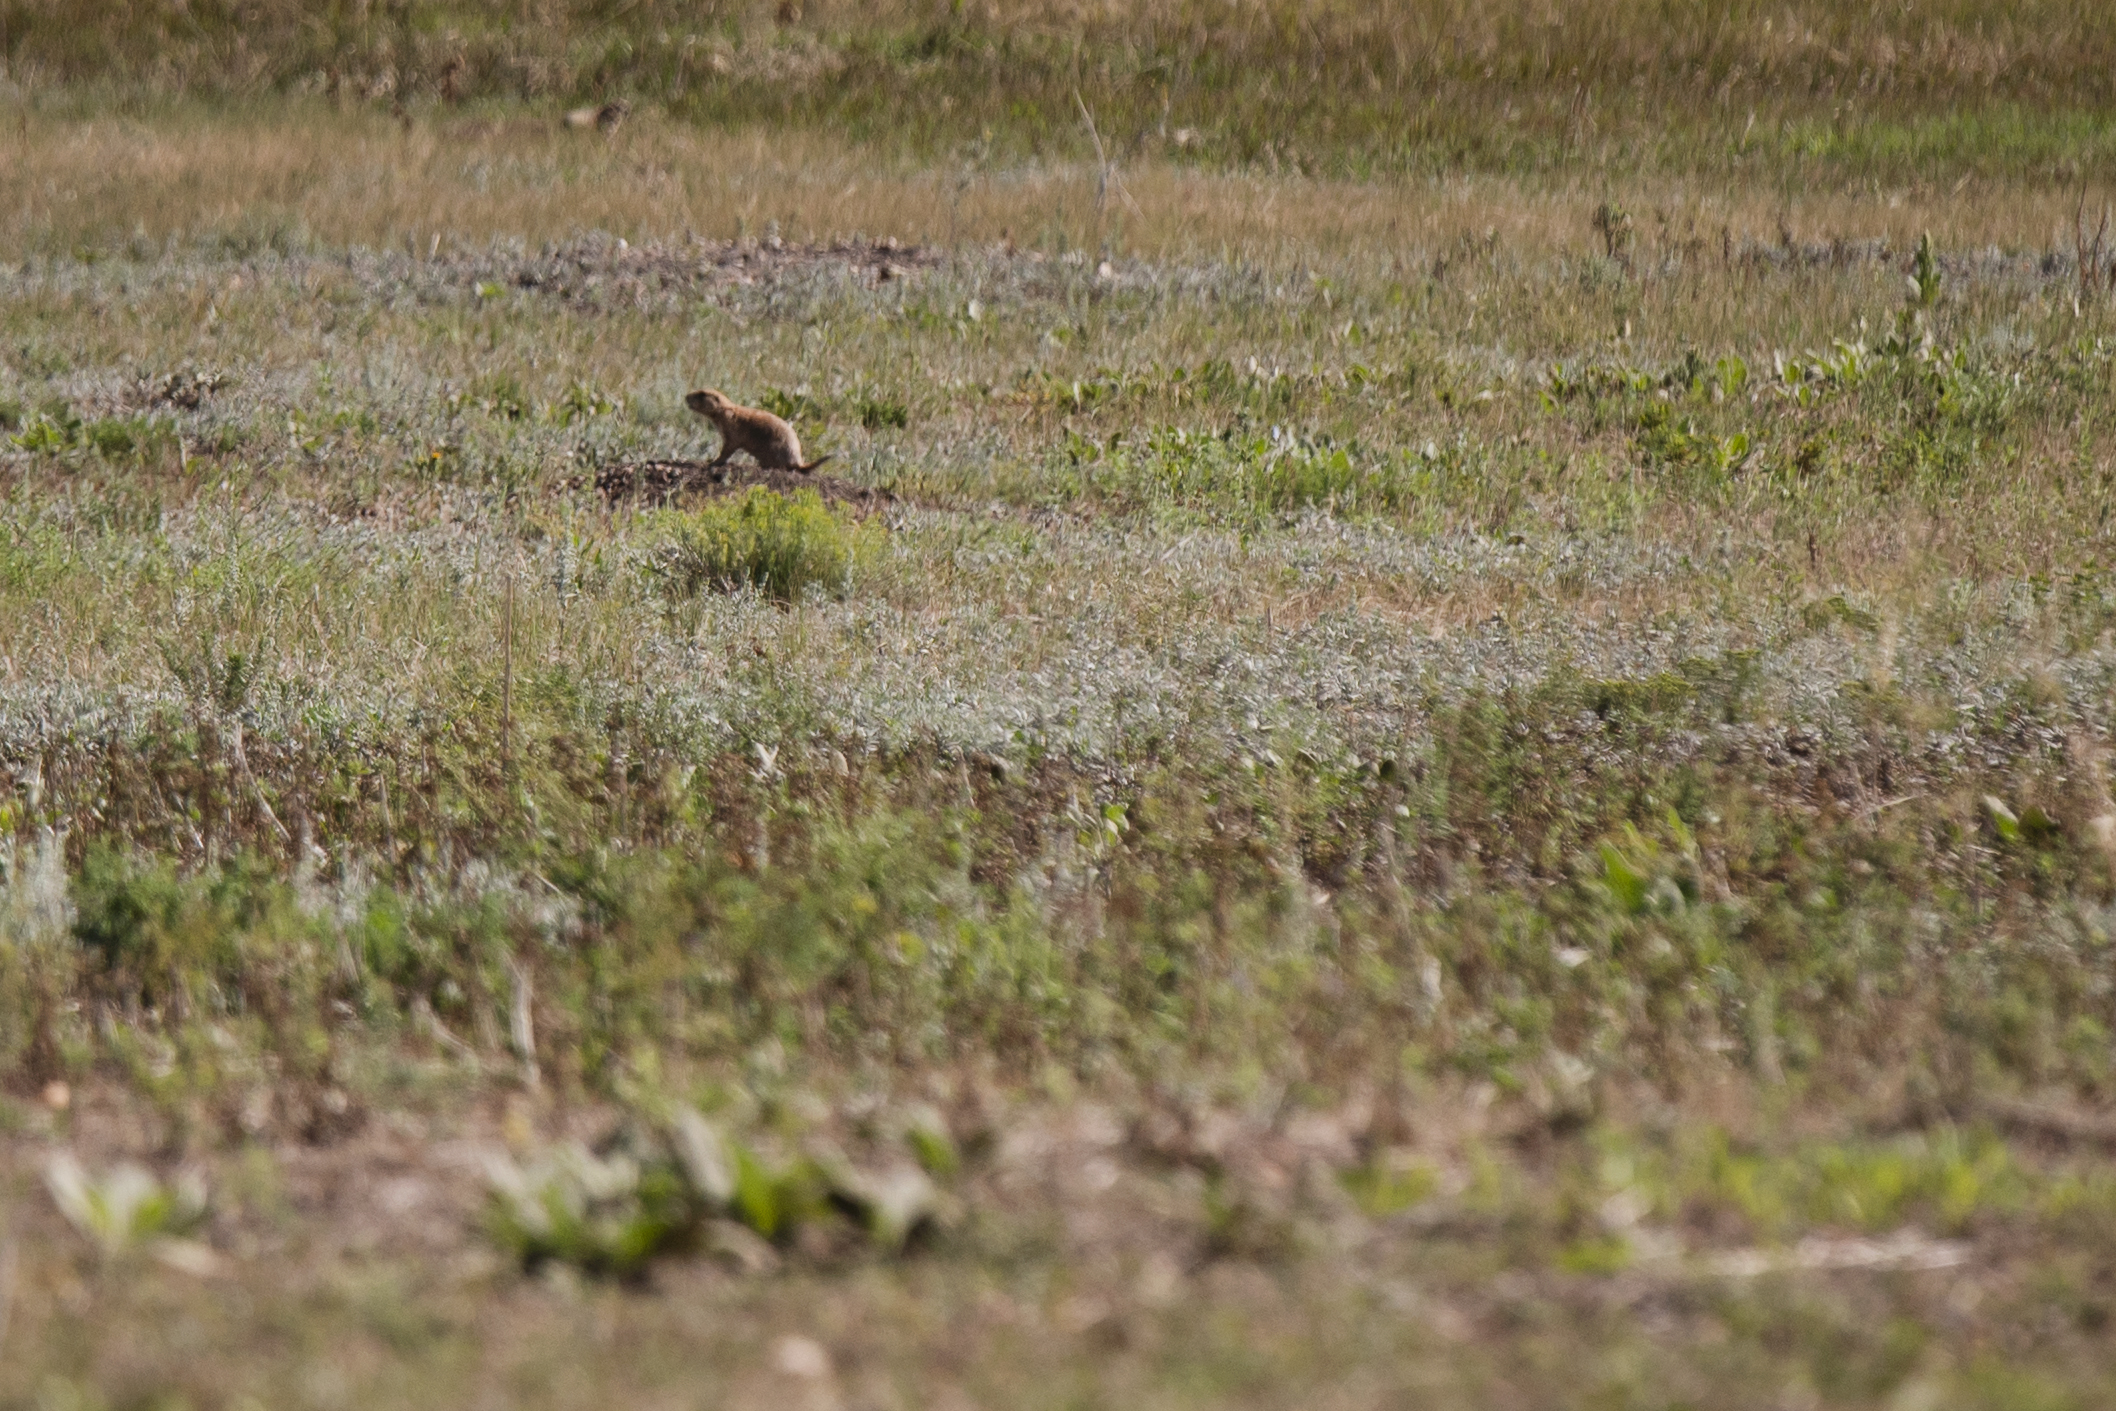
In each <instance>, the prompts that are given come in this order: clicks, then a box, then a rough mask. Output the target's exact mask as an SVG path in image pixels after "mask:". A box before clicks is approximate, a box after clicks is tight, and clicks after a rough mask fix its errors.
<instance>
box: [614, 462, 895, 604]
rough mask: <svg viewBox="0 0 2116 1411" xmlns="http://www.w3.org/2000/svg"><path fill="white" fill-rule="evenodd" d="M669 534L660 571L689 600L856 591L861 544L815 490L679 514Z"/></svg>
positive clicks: (754, 492)
mask: <svg viewBox="0 0 2116 1411" xmlns="http://www.w3.org/2000/svg"><path fill="white" fill-rule="evenodd" d="M666 527H667V529H668V537H667V539H666V540H664V542H663V543H662V545H661V548H660V550H659V551H658V553H657V554H656V556H655V560H654V565H655V569H656V571H657V573H658V574H659V576H660V577H661V578H662V579H663V581H664V582H665V583H666V584H667V585H668V586H669V587H670V588H671V589H672V590H673V591H674V592H675V593H676V594H678V595H679V596H682V597H690V596H693V595H695V594H697V593H699V592H702V591H704V590H706V589H718V590H720V591H723V592H727V591H733V590H737V589H741V588H745V587H747V588H755V589H756V590H757V591H758V592H761V593H764V594H766V595H768V596H770V597H773V598H777V599H779V600H780V601H782V602H792V601H793V600H795V599H797V598H799V597H800V596H801V595H802V594H803V593H805V592H806V591H807V590H808V589H809V588H810V587H811V586H814V587H819V588H822V589H824V590H825V591H827V592H831V593H840V594H841V593H843V592H844V591H845V589H846V588H847V587H848V586H849V584H850V581H851V577H852V566H853V560H854V558H855V557H856V552H857V549H858V547H859V537H860V536H859V531H858V529H857V528H856V526H854V525H853V524H852V523H850V522H849V521H848V520H847V519H846V518H845V517H844V516H842V515H839V514H836V513H834V512H832V510H831V509H830V508H829V507H828V506H827V505H825V504H824V503H823V497H822V496H820V495H818V494H816V492H815V491H813V490H802V491H798V492H796V493H795V494H793V495H781V494H779V493H778V492H777V491H774V490H766V489H764V488H763V487H761V486H759V487H755V488H752V489H751V490H750V491H749V492H748V493H747V494H745V495H743V496H742V497H741V498H740V499H735V500H720V501H715V502H713V503H711V504H708V505H706V506H704V507H703V508H701V509H698V510H694V511H691V512H690V513H687V514H684V513H672V514H670V515H668V516H667V517H666Z"/></svg>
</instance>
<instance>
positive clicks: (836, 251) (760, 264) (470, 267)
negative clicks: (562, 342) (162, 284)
mask: <svg viewBox="0 0 2116 1411" xmlns="http://www.w3.org/2000/svg"><path fill="white" fill-rule="evenodd" d="M941 259H942V256H941V253H940V252H939V251H938V250H933V249H928V248H926V247H924V246H919V245H899V244H898V243H897V242H896V241H895V240H839V241H834V242H832V243H830V244H827V245H822V244H814V245H810V244H795V243H789V242H786V241H783V240H780V239H777V238H776V237H774V238H772V239H768V240H724V241H713V240H689V241H673V242H669V243H665V244H664V243H661V242H658V241H657V242H650V243H647V244H642V245H633V244H630V243H629V242H627V241H624V240H613V239H608V238H591V239H587V240H579V241H574V242H572V243H570V244H566V245H561V246H556V247H548V248H546V249H545V250H544V251H542V252H541V253H539V254H537V255H533V256H527V257H523V258H517V259H513V260H504V261H493V260H490V259H479V260H469V261H465V262H463V263H464V268H463V269H462V270H461V271H460V274H461V275H462V277H463V278H464V279H465V280H487V279H490V280H496V281H497V282H499V283H502V284H505V285H511V286H512V287H514V288H517V289H528V290H535V291H536V292H538V293H541V294H548V295H551V296H553V297H555V298H558V299H560V300H564V301H568V302H573V301H585V302H591V303H593V302H604V301H608V300H610V299H612V298H613V297H614V298H617V299H620V300H621V299H622V298H623V297H624V296H625V295H627V294H633V295H637V294H643V293H647V292H650V291H664V292H674V291H695V290H699V289H703V288H716V287H727V286H740V285H746V284H756V283H767V282H773V281H777V280H782V279H784V278H786V277H788V276H790V275H796V274H801V273H805V272H807V271H809V270H814V269H823V268H829V267H833V266H835V267H839V268H842V269H845V270H847V271H848V272H850V273H851V274H852V275H853V276H854V277H855V278H858V279H861V280H863V281H865V282H868V283H877V284H885V283H887V282H889V281H890V280H892V279H896V278H900V277H902V276H903V275H905V274H907V273H910V272H912V271H915V270H925V269H931V268H932V267H934V266H936V265H938V264H940V263H941Z"/></svg>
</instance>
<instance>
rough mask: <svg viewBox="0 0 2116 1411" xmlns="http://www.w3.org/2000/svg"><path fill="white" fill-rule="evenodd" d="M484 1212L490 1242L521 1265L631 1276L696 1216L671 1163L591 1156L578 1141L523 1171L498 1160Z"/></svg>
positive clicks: (693, 1223)
mask: <svg viewBox="0 0 2116 1411" xmlns="http://www.w3.org/2000/svg"><path fill="white" fill-rule="evenodd" d="M486 1178H487V1180H488V1181H489V1182H490V1184H491V1187H492V1202H491V1206H490V1209H489V1211H488V1215H487V1223H488V1228H489V1229H490V1230H491V1232H492V1236H493V1238H494V1239H495V1240H496V1241H497V1242H498V1243H499V1244H500V1245H501V1246H502V1247H503V1248H505V1249H507V1250H508V1251H509V1252H511V1253H512V1254H513V1255H514V1256H515V1257H516V1258H517V1259H519V1260H520V1261H521V1262H522V1264H523V1265H524V1266H525V1267H534V1266H536V1265H538V1264H542V1263H544V1262H546V1261H548V1260H558V1261H559V1262H561V1263H565V1264H571V1265H573V1266H575V1267H576V1268H580V1269H583V1270H586V1271H587V1272H589V1273H597V1274H614V1275H618V1276H620V1277H623V1276H627V1275H631V1274H635V1273H637V1272H638V1271H639V1270H640V1269H641V1268H642V1267H643V1266H644V1265H645V1264H646V1262H647V1260H649V1259H651V1258H652V1257H653V1256H654V1255H656V1254H658V1253H660V1252H661V1251H663V1250H664V1249H667V1248H669V1247H670V1246H672V1245H674V1244H676V1243H677V1242H679V1241H680V1240H681V1239H683V1238H684V1237H685V1236H686V1235H688V1234H689V1233H690V1232H691V1231H692V1230H693V1229H695V1228H696V1226H697V1224H698V1221H699V1219H700V1218H701V1212H700V1211H699V1209H698V1207H697V1204H696V1202H695V1201H694V1199H693V1196H692V1192H691V1190H690V1189H689V1186H688V1184H687V1183H686V1182H685V1181H684V1180H683V1179H682V1177H681V1174H680V1172H679V1171H678V1170H677V1169H676V1168H675V1167H674V1166H673V1165H671V1164H666V1163H654V1164H651V1165H647V1164H642V1163H641V1162H640V1161H639V1160H637V1159H636V1158H634V1157H632V1156H630V1155H627V1154H624V1153H621V1152H620V1153H616V1154H613V1155H610V1156H607V1157H599V1156H596V1155H595V1154H594V1153H593V1152H591V1151H589V1150H588V1149H587V1148H586V1147H584V1146H581V1145H580V1144H579V1143H577V1142H573V1143H567V1144H566V1145H563V1146H559V1147H555V1148H553V1149H552V1150H550V1151H548V1152H545V1153H543V1154H542V1155H540V1156H538V1157H537V1158H536V1159H535V1160H534V1161H532V1162H530V1163H529V1164H528V1165H527V1166H522V1165H517V1164H516V1163H515V1162H513V1161H511V1160H509V1159H507V1158H504V1157H500V1158H496V1159H494V1160H493V1161H492V1163H491V1164H490V1165H489V1166H488V1167H487V1169H486Z"/></svg>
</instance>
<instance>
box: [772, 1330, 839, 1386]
mask: <svg viewBox="0 0 2116 1411" xmlns="http://www.w3.org/2000/svg"><path fill="white" fill-rule="evenodd" d="M771 1365H772V1366H773V1367H775V1368H776V1369H778V1370H779V1371H780V1372H782V1373H784V1374H785V1375H786V1376H789V1377H793V1378H795V1379H796V1380H799V1381H804V1382H819V1381H822V1380H823V1379H824V1378H825V1377H828V1376H829V1375H830V1353H829V1352H828V1351H827V1350H825V1348H824V1346H823V1344H821V1343H819V1342H817V1341H816V1340H815V1339H814V1338H808V1337H802V1336H801V1335H800V1334H798V1333H789V1334H787V1335H786V1336H785V1337H782V1338H780V1339H779V1340H778V1341H777V1342H775V1343H773V1344H772V1345H771Z"/></svg>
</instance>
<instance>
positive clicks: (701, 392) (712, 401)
mask: <svg viewBox="0 0 2116 1411" xmlns="http://www.w3.org/2000/svg"><path fill="white" fill-rule="evenodd" d="M683 404H684V405H685V406H687V407H689V408H690V409H691V410H692V411H694V412H696V413H698V415H700V416H702V417H708V418H710V419H712V420H714V421H718V420H719V419H720V418H721V417H724V416H726V415H727V414H728V413H729V412H731V411H733V410H734V409H735V404H734V403H733V402H731V401H729V400H728V399H727V398H726V397H725V396H723V395H721V394H720V393H719V392H716V391H714V390H713V389H712V388H710V387H701V388H699V389H698V390H697V391H695V392H693V393H691V394H690V395H689V396H687V397H685V398H684V399H683Z"/></svg>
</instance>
